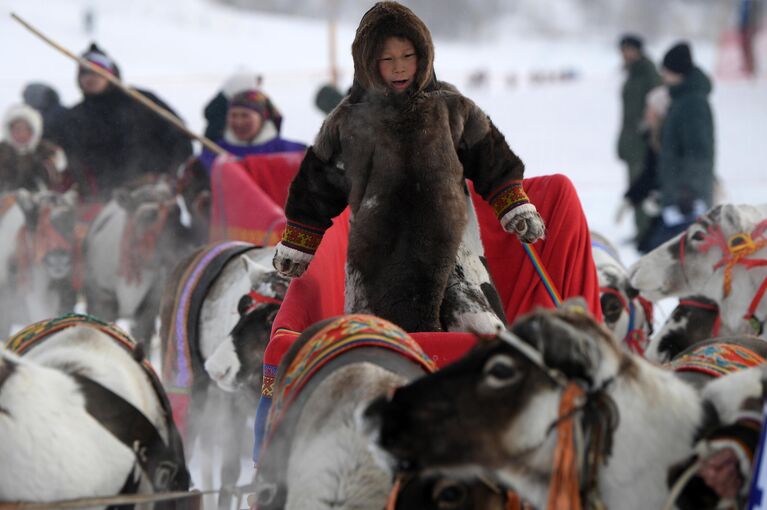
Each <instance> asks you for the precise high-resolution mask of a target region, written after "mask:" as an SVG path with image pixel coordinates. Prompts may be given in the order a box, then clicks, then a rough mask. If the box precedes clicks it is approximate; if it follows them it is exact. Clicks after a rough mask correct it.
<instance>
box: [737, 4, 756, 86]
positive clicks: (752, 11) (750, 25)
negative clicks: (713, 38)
mask: <svg viewBox="0 0 767 510" xmlns="http://www.w3.org/2000/svg"><path fill="white" fill-rule="evenodd" d="M760 17H761V0H739V2H738V39H739V41H738V42H740V49H741V53H742V55H743V71H744V72H745V73H746V75H747V76H755V75H756V60H755V58H754V36H755V35H756V33H757V32H758V31H759V21H760Z"/></svg>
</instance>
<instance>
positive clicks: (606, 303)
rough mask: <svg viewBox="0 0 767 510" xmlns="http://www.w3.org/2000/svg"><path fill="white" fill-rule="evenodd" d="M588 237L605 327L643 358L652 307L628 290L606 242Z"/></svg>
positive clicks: (623, 271) (624, 273)
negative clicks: (597, 280)
mask: <svg viewBox="0 0 767 510" xmlns="http://www.w3.org/2000/svg"><path fill="white" fill-rule="evenodd" d="M591 237H592V241H591V253H592V256H593V258H594V264H595V265H596V268H597V277H598V279H599V294H600V295H599V302H600V305H601V308H602V317H603V318H604V322H605V326H607V329H609V330H610V331H612V332H613V334H614V335H615V337H616V338H617V339H618V340H623V342H622V345H624V347H626V348H627V349H629V350H631V351H632V352H636V353H638V354H642V353H643V352H644V349H645V344H646V341H647V338H648V336H649V335H651V334H652V328H653V324H652V317H653V308H652V303H650V302H649V301H647V300H645V299H644V298H642V297H640V296H639V293H638V292H637V291H636V289H634V288H633V287H632V286H631V284H630V283H629V276H628V272H627V271H626V267H625V266H624V265H623V263H622V262H621V261H620V258H619V256H618V252H617V251H616V250H615V248H614V247H613V246H612V245H611V244H610V243H609V241H607V240H606V239H605V238H604V237H602V236H600V235H599V234H597V233H595V232H591Z"/></svg>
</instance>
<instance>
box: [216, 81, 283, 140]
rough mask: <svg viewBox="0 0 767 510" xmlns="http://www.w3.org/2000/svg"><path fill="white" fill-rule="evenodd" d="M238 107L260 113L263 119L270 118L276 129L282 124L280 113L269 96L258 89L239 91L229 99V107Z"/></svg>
mask: <svg viewBox="0 0 767 510" xmlns="http://www.w3.org/2000/svg"><path fill="white" fill-rule="evenodd" d="M234 107H240V108H247V109H248V110H253V111H254V112H256V113H258V114H259V115H261V118H262V119H264V121H267V120H270V121H272V122H273V123H274V127H276V128H277V131H279V130H280V126H281V125H282V114H281V113H280V111H279V110H278V109H277V108H276V107H275V106H274V104H272V101H271V100H270V99H269V96H267V95H266V94H264V93H263V92H261V91H260V90H256V89H251V90H245V91H243V92H239V93H237V94H235V95H234V97H232V99H230V100H229V108H234Z"/></svg>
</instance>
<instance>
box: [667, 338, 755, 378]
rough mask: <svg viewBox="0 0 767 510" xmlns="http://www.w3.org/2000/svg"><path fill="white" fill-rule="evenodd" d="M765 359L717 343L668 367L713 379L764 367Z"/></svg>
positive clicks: (685, 356) (740, 347)
mask: <svg viewBox="0 0 767 510" xmlns="http://www.w3.org/2000/svg"><path fill="white" fill-rule="evenodd" d="M764 363H765V360H764V358H762V357H761V356H759V355H758V354H756V353H755V352H754V351H752V350H750V349H747V348H745V347H742V346H739V345H730V344H725V343H716V344H712V345H706V346H703V347H699V348H698V349H694V350H693V351H692V352H690V353H688V354H684V355H682V356H680V357H679V358H676V359H675V360H673V361H672V362H670V363H667V364H666V366H667V367H668V368H670V369H671V370H673V371H675V372H700V373H703V374H708V375H710V376H713V377H721V376H723V375H727V374H730V373H732V372H736V371H738V370H743V369H745V368H750V367H755V366H758V365H763V364H764Z"/></svg>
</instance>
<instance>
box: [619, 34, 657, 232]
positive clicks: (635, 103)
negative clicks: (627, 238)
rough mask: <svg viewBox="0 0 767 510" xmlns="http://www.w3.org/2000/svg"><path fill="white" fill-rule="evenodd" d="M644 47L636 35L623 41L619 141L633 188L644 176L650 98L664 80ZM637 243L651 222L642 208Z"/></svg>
mask: <svg viewBox="0 0 767 510" xmlns="http://www.w3.org/2000/svg"><path fill="white" fill-rule="evenodd" d="M642 48H643V43H642V39H640V38H639V37H638V36H636V35H625V36H623V37H622V38H621V40H620V51H621V55H622V56H623V63H624V68H625V69H626V72H627V76H626V81H625V82H624V83H623V89H622V91H621V99H622V102H623V118H622V122H621V131H620V136H619V137H618V157H619V158H620V159H621V160H622V161H624V162H625V163H626V166H627V168H628V183H629V186H631V185H632V184H633V183H634V182H635V181H636V180H637V179H638V178H639V176H640V175H641V174H642V171H643V169H644V165H645V156H646V153H647V138H646V136H645V134H644V129H643V122H642V121H643V116H644V111H645V100H646V98H647V94H648V93H649V92H650V91H651V90H652V89H653V88H655V87H657V86H658V85H660V83H661V80H660V76H659V75H658V71H657V70H656V69H655V64H653V63H652V61H650V59H648V58H647V56H645V54H644V52H643V49H642ZM634 223H635V226H636V239H641V238H642V237H643V236H645V234H646V233H647V230H648V228H649V226H650V219H649V218H648V216H647V215H646V214H645V213H644V212H643V211H642V209H641V207H635V208H634Z"/></svg>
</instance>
